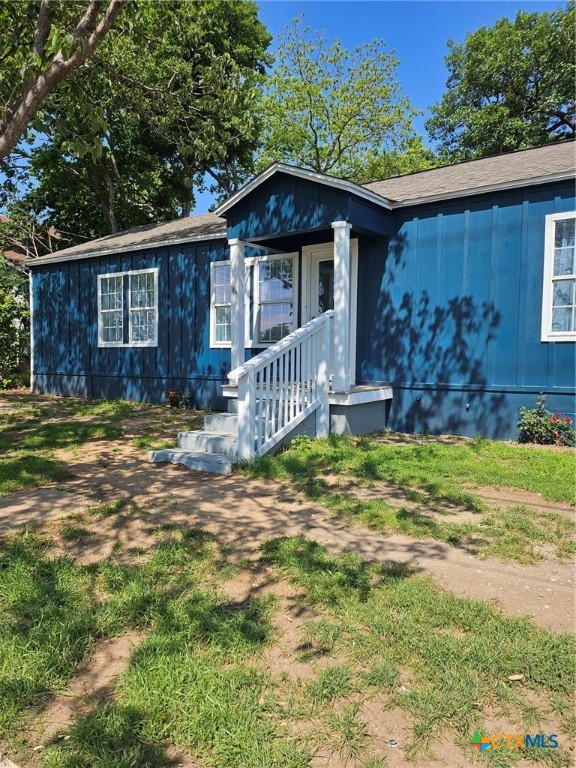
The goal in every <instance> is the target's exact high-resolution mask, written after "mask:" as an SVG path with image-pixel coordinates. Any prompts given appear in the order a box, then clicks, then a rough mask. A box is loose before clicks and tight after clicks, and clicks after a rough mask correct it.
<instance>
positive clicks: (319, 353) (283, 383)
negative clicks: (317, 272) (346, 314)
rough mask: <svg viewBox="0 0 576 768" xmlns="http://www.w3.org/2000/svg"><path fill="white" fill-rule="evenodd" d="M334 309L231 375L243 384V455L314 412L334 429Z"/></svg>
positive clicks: (323, 430) (320, 431)
mask: <svg viewBox="0 0 576 768" xmlns="http://www.w3.org/2000/svg"><path fill="white" fill-rule="evenodd" d="M333 316H334V312H333V310H329V311H328V312H324V313H323V314H322V315H320V316H319V317H315V318H314V319H313V320H310V322H308V323H306V325H303V326H302V327H301V328H297V329H296V330H295V331H293V332H292V333H291V334H289V335H288V336H286V337H285V338H283V339H282V340H281V341H278V342H276V344H274V345H273V346H271V347H268V349H266V350H264V351H263V352H261V353H260V354H259V355H257V356H256V357H253V358H252V359H251V360H249V361H248V362H246V363H244V364H243V365H241V366H239V367H238V368H235V369H234V370H233V371H231V372H230V373H229V374H228V380H229V382H230V385H231V386H236V387H237V388H238V458H239V459H244V460H249V459H252V458H254V457H255V456H261V455H263V454H265V453H267V452H268V451H270V450H271V449H272V448H273V447H274V446H275V445H276V444H277V443H279V442H280V441H281V440H282V439H283V438H284V437H286V436H287V435H288V434H289V433H290V432H291V431H292V430H293V429H294V428H295V427H297V426H298V424H300V423H301V422H303V421H304V419H306V418H307V417H308V416H309V415H310V414H312V413H314V411H317V414H316V435H317V436H318V437H326V436H327V435H328V432H329V419H330V416H329V405H328V390H329V375H330V374H329V372H330V369H331V365H330V348H331V332H330V325H331V320H332V318H333Z"/></svg>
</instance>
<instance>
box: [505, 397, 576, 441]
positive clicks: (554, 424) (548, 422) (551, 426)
mask: <svg viewBox="0 0 576 768" xmlns="http://www.w3.org/2000/svg"><path fill="white" fill-rule="evenodd" d="M518 433H519V440H520V442H521V443H539V444H540V445H553V444H555V445H576V430H575V429H574V425H573V424H572V419H570V418H569V417H568V416H563V415H562V414H561V413H560V412H556V413H552V411H549V410H548V409H547V408H546V396H545V395H543V394H542V395H540V396H539V397H538V399H537V401H536V407H535V408H520V420H519V422H518Z"/></svg>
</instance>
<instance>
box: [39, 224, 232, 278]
mask: <svg viewBox="0 0 576 768" xmlns="http://www.w3.org/2000/svg"><path fill="white" fill-rule="evenodd" d="M221 237H226V219H223V218H221V217H220V216H217V215H216V214H215V213H202V214H200V215H199V216H187V217H186V218H184V219H176V220H175V221H168V222H166V223H165V224H144V225H143V226H140V227H133V228H132V229H126V230H124V232H119V233H118V234H115V235H106V237H100V238H98V240H91V241H90V242H88V243H80V245H74V246H72V247H71V248H64V249H63V250H61V251H56V253H54V254H51V255H50V256H42V257H41V258H40V259H34V260H32V261H31V262H30V266H34V265H35V264H45V263H46V262H53V261H66V260H67V259H85V258H89V257H90V256H106V255H107V254H113V253H122V252H123V251H138V250H141V249H142V248H151V247H153V246H154V245H162V246H170V245H178V244H180V243H193V242H197V241H201V240H216V239H218V238H221Z"/></svg>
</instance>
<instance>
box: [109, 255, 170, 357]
mask: <svg viewBox="0 0 576 768" xmlns="http://www.w3.org/2000/svg"><path fill="white" fill-rule="evenodd" d="M157 345H158V270H157V269H139V270H133V271H130V272H116V273H114V274H107V275H99V276H98V346H99V347H156V346H157Z"/></svg>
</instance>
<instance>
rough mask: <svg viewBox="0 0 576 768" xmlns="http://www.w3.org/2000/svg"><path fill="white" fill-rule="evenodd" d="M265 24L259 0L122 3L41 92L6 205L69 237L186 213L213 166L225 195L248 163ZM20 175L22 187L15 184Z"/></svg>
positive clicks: (73, 238) (245, 171) (249, 168)
mask: <svg viewBox="0 0 576 768" xmlns="http://www.w3.org/2000/svg"><path fill="white" fill-rule="evenodd" d="M269 42H270V36H269V34H268V32H267V31H266V29H265V27H264V26H263V25H262V24H261V22H260V21H259V20H258V16H257V7H256V4H255V3H253V2H251V1H249V0H245V1H243V2H235V3H222V2H217V1H216V0H207V1H206V2H202V3H192V2H188V1H187V0H176V1H175V2H171V3H153V2H144V3H129V4H128V5H127V6H126V7H125V9H124V11H123V13H122V14H121V16H120V17H119V19H118V20H117V23H116V27H115V31H114V33H113V34H110V35H109V37H108V38H106V39H105V41H104V42H103V43H102V45H101V47H100V48H99V50H98V54H97V55H96V56H94V57H93V58H92V59H91V60H90V61H89V62H88V63H87V64H86V65H85V66H83V67H81V68H80V69H79V70H78V71H77V72H76V73H75V74H74V75H73V76H72V77H70V78H68V79H67V80H66V81H65V82H64V83H61V84H60V86H59V87H58V90H57V92H55V93H54V94H53V95H52V96H51V97H50V98H48V99H47V101H46V103H45V105H44V109H43V112H42V116H41V118H39V120H38V124H37V125H36V126H35V129H36V130H38V131H41V132H42V134H43V136H46V137H47V138H46V140H43V141H42V142H41V143H37V145H35V146H34V147H32V148H28V150H26V147H24V146H21V149H22V150H23V151H27V153H28V155H29V159H28V161H27V163H26V166H25V168H24V171H23V173H22V174H19V172H18V170H17V169H16V168H13V169H12V171H13V177H12V187H11V189H12V192H11V195H10V200H9V210H10V212H11V213H12V212H16V211H24V212H31V213H32V215H33V217H35V218H36V219H37V220H40V221H49V222H50V223H51V224H53V225H54V226H55V227H56V228H57V229H58V230H59V231H61V232H63V233H65V234H66V237H68V238H69V239H70V240H71V241H72V243H75V242H81V241H82V240H83V239H84V238H88V239H90V238H93V237H99V236H102V235H106V234H110V233H111V232H115V231H119V230H123V229H127V228H129V227H132V226H137V225H144V224H149V223H151V222H154V223H157V222H161V221H167V220H171V219H174V218H177V217H179V216H187V215H188V214H189V212H190V210H191V208H192V207H193V206H194V200H195V189H199V188H200V187H201V186H202V184H203V183H204V178H205V175H206V174H208V175H209V176H210V177H211V178H212V180H213V183H214V186H215V187H216V188H217V189H216V192H217V193H218V194H220V195H222V194H229V193H230V192H231V191H232V190H234V189H236V188H237V186H238V185H239V184H241V183H242V182H243V181H244V179H245V178H246V176H247V175H249V174H250V173H251V171H252V165H251V162H252V154H253V151H254V148H255V142H256V138H257V134H258V124H257V121H256V120H255V119H254V118H253V116H252V110H251V104H252V103H253V102H254V100H255V97H256V92H257V88H258V87H259V84H260V82H261V79H262V76H263V71H264V66H265V65H266V64H267V63H269V58H268V57H267V55H266V53H265V51H266V48H267V46H268V44H269ZM18 184H19V187H20V189H21V188H22V186H23V185H24V187H26V189H25V191H24V194H23V196H22V194H21V193H20V191H19V189H17V187H18Z"/></svg>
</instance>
